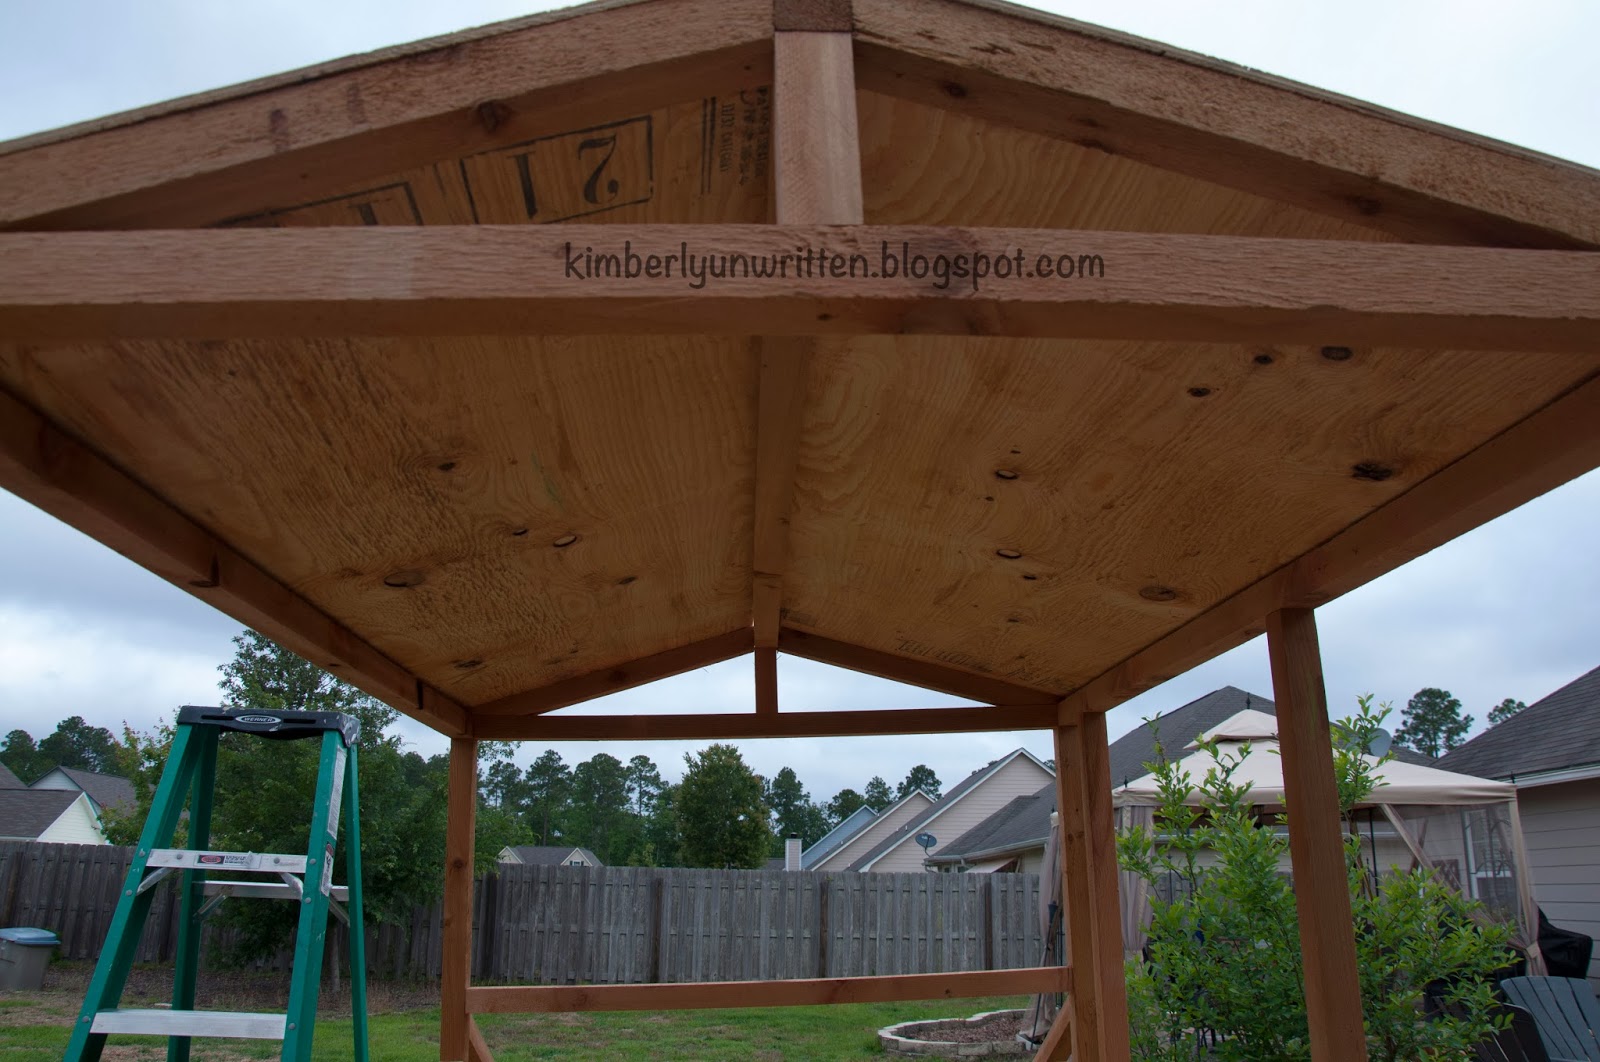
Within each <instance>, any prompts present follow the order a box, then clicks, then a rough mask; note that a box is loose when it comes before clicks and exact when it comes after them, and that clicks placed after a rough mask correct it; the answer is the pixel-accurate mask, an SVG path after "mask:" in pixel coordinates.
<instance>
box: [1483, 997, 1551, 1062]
mask: <svg viewBox="0 0 1600 1062" xmlns="http://www.w3.org/2000/svg"><path fill="white" fill-rule="evenodd" d="M1496 1013H1501V1014H1510V1015H1511V1024H1509V1025H1507V1026H1506V1027H1505V1028H1504V1029H1502V1030H1500V1031H1499V1032H1498V1033H1496V1034H1495V1035H1494V1036H1493V1037H1491V1038H1490V1039H1488V1040H1485V1041H1484V1042H1483V1043H1481V1044H1479V1045H1478V1051H1477V1053H1476V1054H1475V1055H1474V1056H1473V1058H1474V1062H1550V1055H1549V1053H1548V1052H1547V1051H1545V1049H1544V1041H1542V1040H1540V1039H1539V1026H1538V1025H1537V1024H1536V1023H1535V1022H1534V1020H1533V1015H1532V1014H1529V1013H1528V1012H1527V1011H1526V1010H1523V1009H1522V1008H1521V1007H1516V1006H1512V1005H1511V1004H1509V1003H1502V1004H1500V1005H1499V1007H1498V1009H1497V1010H1496Z"/></svg>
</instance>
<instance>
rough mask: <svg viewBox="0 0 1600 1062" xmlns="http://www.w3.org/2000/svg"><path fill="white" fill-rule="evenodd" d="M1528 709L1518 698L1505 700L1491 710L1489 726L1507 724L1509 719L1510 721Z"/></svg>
mask: <svg viewBox="0 0 1600 1062" xmlns="http://www.w3.org/2000/svg"><path fill="white" fill-rule="evenodd" d="M1526 707H1527V705H1526V704H1523V703H1522V702H1521V701H1519V700H1517V699H1516V698H1514V697H1507V698H1506V699H1505V700H1503V701H1501V702H1500V703H1499V704H1497V705H1495V706H1494V707H1493V708H1490V709H1489V725H1490V726H1499V725H1500V724H1501V723H1503V722H1505V721H1506V720H1507V719H1510V718H1511V717H1512V716H1514V715H1516V714H1517V713H1518V712H1520V711H1522V710H1523V709H1524V708H1526Z"/></svg>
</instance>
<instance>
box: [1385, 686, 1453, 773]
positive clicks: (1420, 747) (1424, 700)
mask: <svg viewBox="0 0 1600 1062" xmlns="http://www.w3.org/2000/svg"><path fill="white" fill-rule="evenodd" d="M1400 719H1401V726H1400V729H1399V730H1398V731H1396V732H1395V735H1394V740H1395V743H1396V744H1398V745H1404V746H1405V747H1406V748H1409V749H1414V750H1415V751H1417V752H1420V753H1422V754H1423V755H1424V756H1442V755H1444V754H1445V753H1446V752H1449V751H1450V750H1451V749H1453V748H1455V747H1456V746H1458V745H1460V744H1461V743H1462V742H1463V741H1465V740H1466V737H1467V731H1468V730H1470V729H1472V716H1470V715H1468V716H1463V715H1462V714H1461V702H1460V701H1458V700H1456V699H1455V698H1454V697H1452V696H1451V695H1450V691H1448V690H1441V689H1437V688H1435V687H1432V686H1429V687H1427V688H1426V689H1420V690H1418V691H1417V692H1416V695H1415V696H1414V697H1412V698H1411V700H1409V701H1408V702H1406V710H1405V711H1404V712H1402V713H1401V715H1400Z"/></svg>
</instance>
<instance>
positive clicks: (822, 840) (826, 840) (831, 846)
mask: <svg viewBox="0 0 1600 1062" xmlns="http://www.w3.org/2000/svg"><path fill="white" fill-rule="evenodd" d="M877 817H878V813H877V812H876V811H874V810H872V808H871V807H869V806H867V805H866V804H862V805H861V806H860V807H859V808H856V809H855V810H854V811H852V812H851V813H850V814H848V815H846V816H845V817H844V818H842V819H840V820H839V824H838V825H837V826H835V827H834V828H833V829H831V830H829V831H828V832H827V833H825V834H823V835H822V836H821V837H819V838H817V840H816V842H815V843H814V844H812V845H811V847H810V848H807V849H806V850H805V851H804V852H802V853H800V869H802V870H815V869H817V865H818V864H819V863H821V862H822V860H823V859H824V858H825V857H826V856H827V855H828V853H829V852H832V851H834V850H835V849H837V848H838V847H839V846H840V845H842V844H844V843H845V842H846V841H848V840H850V838H852V837H854V836H855V835H856V834H858V833H860V832H861V831H862V830H864V829H866V828H867V824H868V823H869V822H871V821H872V820H873V819H875V818H877Z"/></svg>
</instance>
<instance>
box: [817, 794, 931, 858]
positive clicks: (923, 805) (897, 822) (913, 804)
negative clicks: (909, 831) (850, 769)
mask: <svg viewBox="0 0 1600 1062" xmlns="http://www.w3.org/2000/svg"><path fill="white" fill-rule="evenodd" d="M933 805H934V799H933V797H931V796H929V795H928V794H927V793H924V792H923V791H922V790H920V789H913V790H912V791H911V792H909V793H907V794H906V795H905V796H903V797H901V798H900V799H899V800H896V801H895V802H894V803H893V804H890V805H889V806H888V807H886V808H884V809H883V810H882V811H880V812H878V813H877V814H876V815H874V816H873V817H872V818H871V819H869V820H868V821H867V822H866V824H865V825H862V826H859V827H857V828H856V829H855V830H854V831H853V832H852V833H851V834H850V835H849V836H848V837H846V838H845V839H844V840H843V841H842V842H840V843H839V844H837V845H835V846H834V847H833V848H832V849H831V850H830V851H827V852H824V853H823V854H822V856H821V857H820V858H818V859H816V860H814V861H813V862H812V863H811V864H810V865H806V864H805V861H804V857H802V859H801V865H802V866H804V867H805V869H806V870H859V869H861V868H860V867H857V866H856V865H855V864H856V863H857V862H859V861H860V860H861V859H862V858H864V857H865V856H866V855H867V854H868V853H870V852H873V851H876V850H877V849H878V847H879V846H880V845H882V844H884V843H887V842H888V841H889V840H890V839H892V838H894V837H896V836H897V835H899V833H900V832H901V831H902V830H903V829H904V827H905V826H906V824H907V823H910V822H913V821H915V820H917V819H919V818H921V817H922V816H923V815H925V814H926V813H927V811H928V809H929V808H931V807H933ZM867 810H868V811H870V810H872V809H871V808H868V809H867ZM857 814H859V812H857ZM845 821H849V820H848V819H846V820H845ZM841 825H842V824H841ZM824 840H826V838H824ZM821 843H822V841H818V842H817V844H818V845H820V844H821ZM813 847H816V846H815V845H814V846H813ZM918 869H921V868H920V867H919V868H918Z"/></svg>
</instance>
